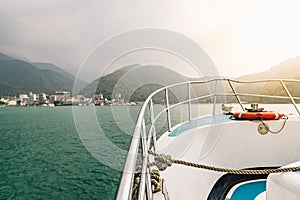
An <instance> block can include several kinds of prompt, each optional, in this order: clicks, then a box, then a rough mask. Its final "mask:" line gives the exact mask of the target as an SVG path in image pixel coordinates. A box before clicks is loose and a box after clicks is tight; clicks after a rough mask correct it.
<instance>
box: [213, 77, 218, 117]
mask: <svg viewBox="0 0 300 200" xmlns="http://www.w3.org/2000/svg"><path fill="white" fill-rule="evenodd" d="M217 86H218V79H216V84H215V90H214V105H213V113H212V114H213V115H215V114H216V103H217V95H216V93H217Z"/></svg>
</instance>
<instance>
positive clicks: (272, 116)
mask: <svg viewBox="0 0 300 200" xmlns="http://www.w3.org/2000/svg"><path fill="white" fill-rule="evenodd" d="M233 116H234V118H236V119H249V120H258V119H261V120H276V119H280V118H282V117H283V116H284V114H282V113H277V112H272V111H264V112H236V113H234V114H233Z"/></svg>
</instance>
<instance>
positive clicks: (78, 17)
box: [0, 0, 300, 79]
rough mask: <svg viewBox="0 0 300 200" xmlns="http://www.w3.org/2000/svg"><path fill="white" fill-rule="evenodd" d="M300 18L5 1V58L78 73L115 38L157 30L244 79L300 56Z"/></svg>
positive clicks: (292, 7)
mask: <svg viewBox="0 0 300 200" xmlns="http://www.w3.org/2000/svg"><path fill="white" fill-rule="evenodd" d="M299 10H300V1H298V0H284V1H283V0H276V1H274V0H273V1H271V0H249V1H243V0H184V1H175V0H151V1H143V0H134V1H133V0H127V1H124V0H109V1H104V0H88V1H83V0H26V1H25V0H0V51H1V52H4V53H8V54H10V55H14V56H20V57H25V58H27V59H29V60H31V61H40V62H51V63H54V64H56V65H58V66H61V67H62V68H65V69H68V70H73V71H76V70H77V69H78V67H79V66H80V64H81V63H82V61H83V60H84V59H85V57H86V56H87V55H88V53H89V52H90V51H91V50H92V49H93V48H95V46H96V45H98V44H99V43H101V42H103V41H104V40H106V39H107V38H109V37H111V36H112V35H116V34H119V33H120V32H124V31H128V30H132V29H137V28H143V27H156V28H163V29H168V30H172V31H175V32H178V33H181V34H183V35H186V36H187V37H189V38H191V39H192V40H194V41H195V42H196V43H198V44H199V45H200V46H201V47H203V48H204V49H205V51H206V52H207V54H208V55H209V56H210V58H211V59H212V60H213V62H214V63H215V65H216V66H217V69H218V71H219V73H220V74H221V75H225V76H239V75H243V74H247V73H253V72H260V71H265V70H267V69H268V68H270V67H272V66H274V65H277V64H279V63H280V62H282V61H284V60H286V59H288V58H291V57H294V56H297V55H300V25H299V24H300V12H299ZM84 78H85V79H87V78H88V77H84Z"/></svg>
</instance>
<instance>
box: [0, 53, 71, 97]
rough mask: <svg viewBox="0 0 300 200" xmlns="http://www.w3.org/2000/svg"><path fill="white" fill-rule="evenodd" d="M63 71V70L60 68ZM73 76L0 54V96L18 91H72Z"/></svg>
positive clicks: (49, 92)
mask: <svg viewBox="0 0 300 200" xmlns="http://www.w3.org/2000/svg"><path fill="white" fill-rule="evenodd" d="M61 71H63V70H61ZM73 82H74V78H72V76H71V75H69V76H66V75H65V74H62V73H59V71H55V70H52V69H49V68H48V69H39V68H37V67H36V66H35V65H34V64H32V63H30V62H26V61H23V60H18V59H14V58H12V57H10V56H7V55H5V54H0V96H14V95H18V94H20V93H28V92H34V93H41V92H45V93H48V94H52V93H55V91H58V90H65V91H72V90H73Z"/></svg>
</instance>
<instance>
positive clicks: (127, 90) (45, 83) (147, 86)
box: [0, 53, 300, 101]
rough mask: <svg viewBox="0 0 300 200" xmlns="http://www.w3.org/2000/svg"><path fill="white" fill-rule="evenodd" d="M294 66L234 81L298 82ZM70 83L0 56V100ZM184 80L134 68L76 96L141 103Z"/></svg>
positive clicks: (68, 87)
mask: <svg viewBox="0 0 300 200" xmlns="http://www.w3.org/2000/svg"><path fill="white" fill-rule="evenodd" d="M298 66H300V56H298V57H294V58H291V59H289V60H286V61H284V62H282V63H280V64H279V65H277V66H274V67H271V68H270V69H269V70H267V71H265V72H260V73H255V74H249V75H245V76H241V77H238V78H234V79H238V80H254V79H276V78H285V79H297V78H300V68H299V67H298ZM74 80H75V77H74V75H72V74H70V73H68V72H66V71H64V70H63V69H62V68H60V67H58V66H56V65H54V64H51V63H35V62H30V61H28V60H21V59H16V58H14V57H11V56H8V55H5V54H3V53H0V96H14V95H18V94H20V93H28V92H33V93H40V92H45V93H48V94H51V93H55V91H58V90H65V91H72V90H73V84H74ZM187 80H191V79H190V78H188V77H184V76H183V75H180V74H178V73H177V72H174V71H172V70H170V69H166V68H165V67H163V66H159V65H148V66H144V65H143V66H142V65H138V64H136V65H130V66H126V67H123V68H121V69H118V70H116V71H114V72H112V73H111V74H107V75H105V76H102V77H99V78H97V79H95V80H93V81H92V82H91V83H90V84H88V83H86V82H84V81H79V85H80V87H78V90H77V91H76V93H77V94H82V95H85V96H88V97H92V96H93V95H94V94H95V93H102V94H103V95H104V97H106V98H108V99H112V98H122V99H124V100H125V101H142V100H145V98H146V97H147V96H148V95H149V94H150V93H151V92H152V91H154V90H156V89H157V88H159V87H161V86H165V85H170V84H174V83H178V82H183V81H187ZM288 86H289V87H291V91H293V93H296V94H298V93H300V91H299V90H298V88H299V87H298V86H291V85H289V84H288ZM279 87H280V86H275V87H273V88H270V87H269V86H268V85H267V84H260V85H259V86H257V85H256V86H253V87H247V88H245V87H243V86H237V89H238V90H241V89H244V90H246V92H250V93H254V92H257V91H266V93H268V94H269V93H274V94H279V93H282V91H281V92H279V91H278V88H279ZM183 90H185V89H182V91H183ZM179 91H180V90H179ZM298 91H299V92H298ZM170 95H171V96H172V95H176V96H178V94H175V92H173V93H172V92H171V93H170ZM299 96H300V94H299Z"/></svg>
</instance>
